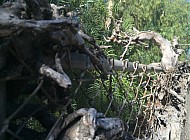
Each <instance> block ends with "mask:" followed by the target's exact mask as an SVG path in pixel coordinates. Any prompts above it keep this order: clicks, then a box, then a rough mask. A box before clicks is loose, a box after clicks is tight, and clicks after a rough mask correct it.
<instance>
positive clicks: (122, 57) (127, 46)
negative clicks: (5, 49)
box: [120, 37, 132, 60]
mask: <svg viewBox="0 0 190 140" xmlns="http://www.w3.org/2000/svg"><path fill="white" fill-rule="evenodd" d="M131 41H132V38H131V37H130V38H129V42H128V44H127V45H126V46H125V50H124V52H123V54H122V55H121V59H120V60H123V59H124V56H125V54H126V52H127V50H128V48H129V45H130V44H131Z"/></svg>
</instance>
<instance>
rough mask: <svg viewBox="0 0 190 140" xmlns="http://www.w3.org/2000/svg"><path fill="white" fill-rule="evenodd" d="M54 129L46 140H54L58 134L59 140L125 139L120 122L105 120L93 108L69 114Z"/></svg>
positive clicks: (122, 125)
mask: <svg viewBox="0 0 190 140" xmlns="http://www.w3.org/2000/svg"><path fill="white" fill-rule="evenodd" d="M71 124H72V125H71ZM54 129H55V130H54V131H52V133H51V134H50V135H49V136H48V137H47V138H46V140H54V139H56V138H57V136H58V134H59V138H58V139H59V140H76V139H83V140H99V139H102V140H114V139H121V138H124V137H125V128H124V123H123V122H122V120H120V119H119V118H105V117H104V116H103V114H102V113H98V112H97V110H96V109H94V108H89V109H87V108H81V109H79V110H77V111H75V112H74V113H72V114H69V115H68V116H67V117H66V118H65V120H64V122H63V124H62V125H57V127H56V128H54ZM57 133H58V134H57Z"/></svg>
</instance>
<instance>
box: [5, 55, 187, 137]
mask: <svg viewBox="0 0 190 140" xmlns="http://www.w3.org/2000/svg"><path fill="white" fill-rule="evenodd" d="M77 55H78V54H74V55H71V60H72V61H71V64H72V65H71V66H72V67H73V68H72V67H69V66H68V68H67V69H68V71H69V76H70V78H71V79H72V80H71V81H72V84H73V86H72V88H71V89H70V90H66V91H65V90H62V89H59V88H58V87H54V86H55V85H54V84H53V85H51V84H50V85H47V83H46V80H47V79H42V80H40V81H39V79H34V81H35V82H34V81H33V82H34V83H37V81H39V83H38V84H37V85H36V84H31V85H32V86H33V85H36V86H37V87H36V88H33V89H35V90H33V91H32V93H31V94H29V95H27V96H24V97H22V96H19V97H20V99H19V100H18V101H19V103H18V104H17V105H15V106H14V107H13V108H9V109H11V111H8V113H9V114H8V117H6V119H5V120H4V121H3V129H2V131H1V134H3V133H4V132H7V133H8V134H9V135H10V136H11V137H12V138H16V139H22V137H24V138H25V139H30V138H29V137H30V134H32V135H33V136H31V139H32V138H33V137H35V136H36V134H38V133H39V134H40V135H38V136H39V137H40V138H41V139H45V136H47V132H48V130H50V128H51V129H52V126H53V124H54V123H55V120H56V119H55V118H57V117H53V114H54V113H53V114H51V113H50V114H49V113H48V112H49V111H48V110H54V112H55V110H57V111H58V112H62V113H63V112H64V113H63V114H64V115H65V114H68V113H71V112H72V111H73V109H74V110H76V109H79V108H83V107H86V108H91V107H93V108H96V109H97V110H98V111H99V112H102V113H103V114H104V116H106V117H116V118H120V119H121V120H122V121H123V122H124V123H125V127H126V128H127V130H126V132H127V137H128V138H125V139H130V138H131V139H135V138H138V139H164V138H165V139H172V140H173V139H181V137H182V136H185V134H183V133H182V132H183V129H184V126H185V124H186V123H185V116H186V111H185V106H184V105H185V96H186V95H187V88H188V86H187V85H188V81H189V70H188V66H187V65H186V64H185V63H184V64H181V65H179V67H178V70H176V71H175V72H169V73H163V72H161V71H160V70H161V68H159V67H157V69H154V68H151V67H149V66H145V65H139V64H138V63H137V62H135V63H128V62H127V61H125V62H121V61H115V62H117V63H116V65H114V60H110V61H109V63H110V67H111V69H109V70H110V71H109V75H108V77H107V79H104V78H102V76H101V73H97V72H96V71H95V70H92V69H93V67H92V64H91V63H90V61H87V60H88V59H86V58H85V59H82V58H83V57H86V56H85V55H79V57H80V58H81V60H86V61H80V60H79V59H76V58H79V57H77ZM75 60H76V61H75ZM79 62H80V63H81V65H75V64H76V63H79ZM82 62H85V65H83V64H82ZM88 62H89V63H88ZM118 63H120V64H121V65H118ZM124 63H125V65H123V64H124ZM63 65H64V66H66V63H64V64H63ZM77 66H79V67H80V69H81V70H79V69H78V68H77V69H75V68H76V67H77ZM127 66H128V67H127ZM86 68H89V69H91V70H88V69H86ZM115 69H116V70H115ZM126 69H128V71H126ZM118 70H121V71H118ZM28 78H29V79H30V78H31V77H28ZM28 78H26V77H20V78H16V79H14V78H13V79H11V80H10V81H9V80H8V79H7V80H6V81H7V82H6V83H7V88H14V86H17V90H18V89H19V87H20V88H21V89H22V88H25V87H24V86H26V85H25V84H24V82H26V81H27V80H29V79H28ZM12 81H14V82H12ZM15 81H16V82H15ZM29 81H30V80H29ZM4 83H5V82H4ZM1 85H2V84H1ZM11 86H12V87H11ZM3 88H5V87H3ZM3 88H1V92H5V91H4V90H3ZM30 88H31V87H30V86H28V87H27V88H26V90H27V92H28V91H29V89H30ZM55 90H56V91H55ZM8 92H10V91H9V90H8ZM9 94H10V93H9ZM11 94H12V93H11ZM1 95H4V94H1ZM21 97H22V98H23V99H22V98H21ZM37 98H39V99H40V100H43V99H44V100H43V102H42V101H35V100H37ZM1 99H2V101H4V100H3V98H1ZM4 99H5V98H4ZM9 100H11V99H10V98H8V101H9ZM23 100H24V101H23ZM22 101H23V102H22ZM21 102H22V103H21ZM1 103H2V102H1ZM36 104H37V105H36ZM26 107H27V108H28V110H27V109H26ZM2 108H3V107H2ZM42 109H45V110H44V112H43V113H40V111H42ZM3 110H5V109H3ZM2 114H3V113H2ZM47 114H48V115H47ZM63 114H62V115H63ZM44 115H46V117H45V119H49V120H48V121H49V122H51V123H52V124H51V125H50V126H48V125H47V124H44V123H47V122H48V121H47V120H46V121H45V120H43V119H44V118H43V117H44ZM54 115H55V114H54ZM59 115H61V114H59V113H58V115H57V116H59ZM2 117H3V116H2ZM51 118H54V121H50V120H51ZM36 120H38V121H39V122H38V123H36ZM40 123H41V125H42V126H43V127H45V128H43V129H42V128H41V127H40V126H41V125H40ZM11 124H15V125H16V126H14V125H13V126H11ZM18 124H19V125H18ZM14 127H15V128H14ZM25 127H29V128H31V127H32V129H34V130H35V131H39V130H41V129H42V130H43V131H42V132H36V134H35V133H34V132H35V131H34V130H33V131H34V132H33V131H32V132H28V133H29V135H28V136H27V137H26V136H24V134H23V132H25V131H26V130H27V129H26V128H25ZM24 129H25V130H24ZM22 130H24V131H23V132H22ZM45 130H46V131H45ZM28 131H29V130H28ZM26 132H27V131H26ZM26 132H25V133H26Z"/></svg>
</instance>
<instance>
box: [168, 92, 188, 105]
mask: <svg viewBox="0 0 190 140" xmlns="http://www.w3.org/2000/svg"><path fill="white" fill-rule="evenodd" d="M169 93H170V94H172V95H173V96H175V97H176V98H177V99H178V100H179V101H181V102H182V103H185V99H184V98H183V97H181V96H179V95H178V94H177V93H176V92H175V91H174V90H172V89H170V90H169Z"/></svg>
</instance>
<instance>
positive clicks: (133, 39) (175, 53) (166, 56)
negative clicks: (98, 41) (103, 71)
mask: <svg viewBox="0 0 190 140" xmlns="http://www.w3.org/2000/svg"><path fill="white" fill-rule="evenodd" d="M121 23H122V21H119V22H117V24H116V27H115V29H113V31H112V35H111V37H107V38H105V40H106V41H107V42H110V41H111V42H116V43H118V44H122V45H123V46H124V47H125V50H124V52H123V54H122V55H121V59H122V60H123V59H124V56H125V54H126V52H127V51H128V48H129V45H131V44H141V45H143V46H147V44H146V43H144V42H143V41H146V40H152V41H154V42H155V43H156V44H157V45H158V46H159V48H160V50H161V52H162V59H161V66H162V68H163V70H165V71H174V70H175V69H176V66H177V63H178V57H179V55H180V54H181V53H180V52H179V51H180V50H179V49H177V47H178V46H179V45H178V42H177V38H174V39H173V41H172V42H171V41H168V40H167V39H165V38H163V37H162V36H161V35H160V34H158V33H156V32H154V31H138V30H137V29H135V28H133V31H134V35H129V34H128V33H127V32H122V31H120V24H121Z"/></svg>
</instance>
